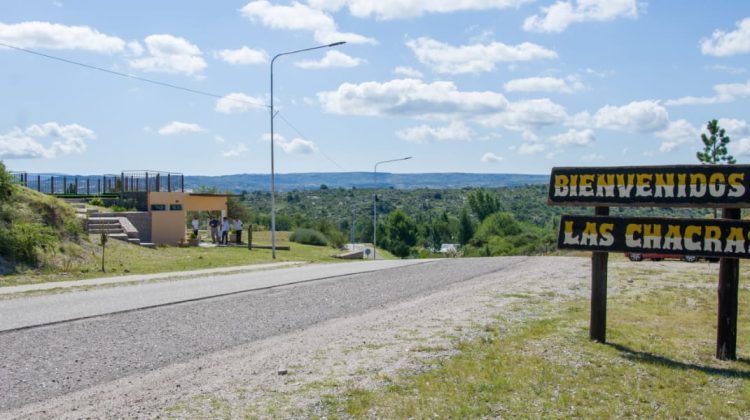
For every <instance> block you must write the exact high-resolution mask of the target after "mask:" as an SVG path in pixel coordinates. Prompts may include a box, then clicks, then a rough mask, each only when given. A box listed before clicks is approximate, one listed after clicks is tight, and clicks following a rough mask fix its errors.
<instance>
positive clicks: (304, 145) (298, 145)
mask: <svg viewBox="0 0 750 420" xmlns="http://www.w3.org/2000/svg"><path fill="white" fill-rule="evenodd" d="M261 139H262V140H263V141H271V135H270V134H268V133H266V134H263V136H261ZM273 141H274V143H275V144H276V146H278V147H280V148H281V150H282V151H283V152H284V153H289V154H294V153H296V154H301V155H309V154H312V153H315V152H317V151H318V146H316V145H315V142H313V141H310V140H305V139H301V138H294V139H292V140H291V141H289V140H287V139H286V138H285V137H284V136H282V135H281V134H279V133H274V135H273Z"/></svg>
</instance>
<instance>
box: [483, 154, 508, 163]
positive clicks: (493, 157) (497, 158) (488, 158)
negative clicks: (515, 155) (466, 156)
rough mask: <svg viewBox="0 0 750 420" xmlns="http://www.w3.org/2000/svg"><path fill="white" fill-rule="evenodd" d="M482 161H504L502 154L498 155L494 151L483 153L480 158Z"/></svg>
mask: <svg viewBox="0 0 750 420" xmlns="http://www.w3.org/2000/svg"><path fill="white" fill-rule="evenodd" d="M480 161H481V162H482V163H500V162H502V161H503V157H502V156H498V155H496V154H494V153H492V152H487V153H485V154H483V155H482V158H481V159H480Z"/></svg>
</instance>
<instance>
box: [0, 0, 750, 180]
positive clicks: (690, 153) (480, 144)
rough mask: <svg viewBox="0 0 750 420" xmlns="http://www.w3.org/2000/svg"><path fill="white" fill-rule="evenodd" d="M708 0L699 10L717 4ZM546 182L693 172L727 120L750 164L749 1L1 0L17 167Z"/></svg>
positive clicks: (0, 151)
mask: <svg viewBox="0 0 750 420" xmlns="http://www.w3.org/2000/svg"><path fill="white" fill-rule="evenodd" d="M709 5H710V6H709ZM336 41H347V43H346V44H345V45H342V46H338V47H334V48H327V49H321V50H316V51H310V52H305V53H300V54H296V55H291V56H285V57H282V58H280V59H279V60H277V61H276V64H275V67H274V77H275V85H274V86H275V91H274V96H275V101H274V103H275V106H276V108H277V110H279V114H278V115H277V116H276V119H275V128H276V135H277V137H276V145H277V147H276V171H277V172H280V173H289V172H338V171H371V170H372V169H373V165H374V163H375V162H377V161H380V160H388V159H395V158H400V157H404V156H414V159H412V160H409V161H405V162H398V163H392V164H388V165H384V166H381V167H380V168H379V170H382V171H389V172H407V173H408V172H491V173H510V172H514V173H535V174H544V173H547V172H548V171H549V169H550V168H551V167H553V166H605V165H607V166H608V165H657V164H678V163H679V164H684V163H695V162H696V159H695V152H696V151H697V150H698V149H699V148H700V146H701V143H700V139H699V136H700V132H701V130H703V127H704V126H705V123H706V121H708V120H709V119H713V118H717V119H720V121H721V125H722V126H723V127H725V128H726V129H727V131H728V133H729V134H730V136H731V138H732V143H731V145H730V152H731V153H733V154H734V155H735V157H737V160H738V162H739V163H748V162H750V128H749V127H748V122H747V121H748V119H750V114H748V112H747V109H748V105H750V69H749V68H748V64H750V60H749V58H750V2H747V1H741V0H722V1H717V2H710V3H709V2H705V1H700V0H685V1H668V0H661V1H641V2H638V1H635V0H559V1H553V0H460V1H459V0H379V1H373V0H369V1H368V0H307V1H305V0H300V1H299V2H288V1H280V2H268V1H264V0H259V1H248V0H245V1H217V2H205V1H200V2H199V1H186V0H180V1H177V0H165V1H159V2H153V1H128V2H101V1H91V0H89V1H73V0H59V1H35V0H23V1H21V0H3V2H2V4H1V5H0V42H2V43H4V44H8V45H13V46H16V47H21V48H26V49H29V50H33V51H36V52H40V53H44V54H49V55H53V56H56V57H61V58H64V59H67V60H72V61H77V62H81V63H85V64H88V65H92V66H97V67H101V68H103V69H107V70H113V71H116V72H121V73H125V74H132V75H135V76H138V77H143V78H147V79H151V80H155V81H159V82H163V83H169V84H173V85H177V86H181V87H185V88H189V89H194V90H199V91H202V92H208V93H211V94H215V95H218V96H219V97H220V98H221V99H219V98H215V97H210V96H202V95H196V94H192V93H188V92H185V91H181V90H176V89H171V88H166V87H162V86H157V85H153V84H149V83H145V82H143V81H139V80H135V79H132V78H124V77H118V76H114V75H112V74H109V73H105V72H101V71H95V70H90V69H87V68H82V67H79V66H75V65H71V64H66V63H62V62H59V61H54V60H50V59H47V58H43V57H39V56H36V55H32V54H29V53H26V52H21V51H17V50H13V49H8V48H2V47H0V93H2V101H0V160H3V161H4V162H5V164H6V165H7V166H8V167H9V168H10V169H12V170H25V171H27V172H66V173H78V174H99V173H112V172H119V171H120V170H130V169H152V170H163V171H176V172H183V173H185V174H191V175H219V174H234V173H268V172H269V171H270V143H269V140H268V133H269V130H270V123H269V111H268V108H267V105H268V104H269V103H270V95H269V64H270V57H272V56H274V55H275V54H277V53H280V52H285V51H290V50H296V49H302V48H307V47H313V46H317V45H321V44H328V43H332V42H336Z"/></svg>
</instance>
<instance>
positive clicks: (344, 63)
mask: <svg viewBox="0 0 750 420" xmlns="http://www.w3.org/2000/svg"><path fill="white" fill-rule="evenodd" d="M364 62H365V60H363V59H361V58H355V57H351V56H349V55H346V54H344V53H342V52H341V51H335V50H333V51H326V55H325V57H323V58H321V59H320V60H304V61H297V62H296V63H294V65H295V66H297V67H299V68H302V69H327V68H331V67H357V66H358V65H360V64H362V63H364Z"/></svg>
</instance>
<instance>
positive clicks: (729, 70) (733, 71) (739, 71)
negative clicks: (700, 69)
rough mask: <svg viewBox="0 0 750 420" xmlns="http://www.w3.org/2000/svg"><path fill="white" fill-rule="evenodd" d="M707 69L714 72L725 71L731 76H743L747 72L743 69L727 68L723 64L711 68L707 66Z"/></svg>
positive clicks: (713, 65)
mask: <svg viewBox="0 0 750 420" xmlns="http://www.w3.org/2000/svg"><path fill="white" fill-rule="evenodd" d="M706 69H708V70H714V71H723V72H726V73H729V74H742V73H744V72H745V69H744V68H742V67H733V66H725V65H723V64H712V65H710V66H706Z"/></svg>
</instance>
